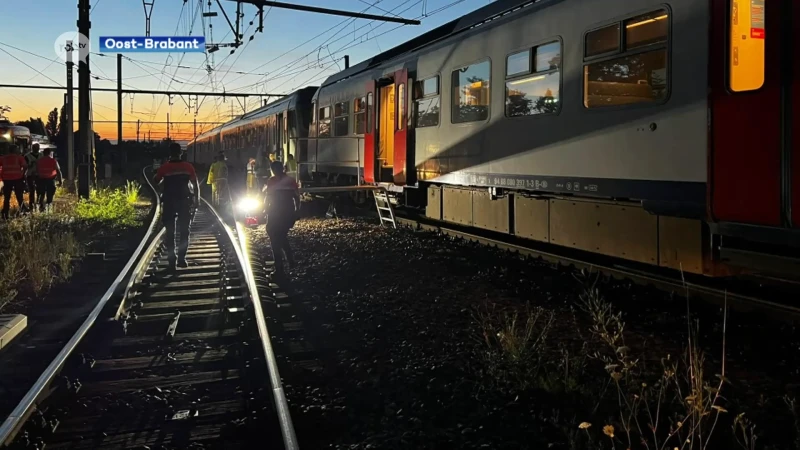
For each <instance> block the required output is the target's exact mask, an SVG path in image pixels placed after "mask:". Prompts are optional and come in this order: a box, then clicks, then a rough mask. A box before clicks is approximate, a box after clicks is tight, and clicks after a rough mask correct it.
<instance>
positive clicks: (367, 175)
mask: <svg viewBox="0 0 800 450" xmlns="http://www.w3.org/2000/svg"><path fill="white" fill-rule="evenodd" d="M375 90H376V83H375V80H369V81H367V86H366V89H365V92H366V93H367V129H366V130H364V181H365V182H367V183H374V182H375V158H376V155H375V140H376V136H375V132H376V131H375V130H376V128H377V127H376V126H375V118H376V114H375V107H374V106H373V105H374V104H375V100H374V97H375Z"/></svg>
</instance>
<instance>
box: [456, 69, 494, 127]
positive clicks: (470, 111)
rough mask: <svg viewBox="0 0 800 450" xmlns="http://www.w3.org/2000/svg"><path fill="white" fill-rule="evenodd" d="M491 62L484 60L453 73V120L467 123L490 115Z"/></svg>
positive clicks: (484, 118)
mask: <svg viewBox="0 0 800 450" xmlns="http://www.w3.org/2000/svg"><path fill="white" fill-rule="evenodd" d="M490 84H491V63H490V62H489V61H483V62H479V63H475V64H472V65H470V66H467V67H462V68H461V69H457V70H454V71H453V73H452V85H453V105H452V116H451V121H452V122H453V123H466V122H476V121H480V120H486V119H487V118H488V117H489V94H490Z"/></svg>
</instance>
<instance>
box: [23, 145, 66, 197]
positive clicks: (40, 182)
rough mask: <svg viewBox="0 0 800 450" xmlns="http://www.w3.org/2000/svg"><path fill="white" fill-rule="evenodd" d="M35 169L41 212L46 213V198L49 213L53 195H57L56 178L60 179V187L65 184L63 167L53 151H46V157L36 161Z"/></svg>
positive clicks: (43, 156)
mask: <svg viewBox="0 0 800 450" xmlns="http://www.w3.org/2000/svg"><path fill="white" fill-rule="evenodd" d="M34 169H35V170H36V172H35V174H36V177H37V180H36V195H37V197H39V211H41V212H44V211H45V197H47V207H46V209H47V210H48V211H49V210H50V208H51V206H52V204H53V195H55V193H56V178H58V185H59V186H61V183H62V182H63V177H62V176H61V167H60V166H59V165H58V161H56V159H55V158H54V157H53V149H51V148H46V149H44V155H42V156H41V157H40V158H39V159H37V160H36V167H34ZM31 209H33V208H31Z"/></svg>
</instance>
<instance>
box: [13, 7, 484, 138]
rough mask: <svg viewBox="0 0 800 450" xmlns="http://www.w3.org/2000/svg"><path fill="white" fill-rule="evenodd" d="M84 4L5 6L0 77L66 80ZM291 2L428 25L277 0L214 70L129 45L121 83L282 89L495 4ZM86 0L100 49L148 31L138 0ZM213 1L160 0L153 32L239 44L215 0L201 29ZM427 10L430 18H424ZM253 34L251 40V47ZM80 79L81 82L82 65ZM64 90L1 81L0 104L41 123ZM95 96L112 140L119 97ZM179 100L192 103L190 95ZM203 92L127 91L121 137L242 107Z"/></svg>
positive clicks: (101, 124) (96, 64) (212, 118)
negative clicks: (194, 95) (394, 18)
mask: <svg viewBox="0 0 800 450" xmlns="http://www.w3.org/2000/svg"><path fill="white" fill-rule="evenodd" d="M77 3H78V1H77V0H27V1H24V2H16V3H15V4H14V8H13V12H10V11H12V10H8V9H7V10H6V11H5V14H4V16H5V17H4V19H5V20H3V26H2V27H0V73H1V74H2V76H0V83H2V84H24V85H50V86H52V85H61V86H63V85H64V84H65V82H66V68H65V64H64V63H63V62H62V61H61V60H60V59H58V57H57V55H56V52H55V40H56V38H57V37H58V36H59V35H61V34H62V33H65V32H69V31H75V30H76V29H77V25H76V21H77V15H78V10H77ZM290 3H298V4H305V5H313V6H320V7H326V8H334V9H344V10H348V11H358V12H368V13H371V14H378V15H388V14H389V13H390V12H391V13H394V14H396V15H399V16H401V17H404V18H410V19H419V20H421V21H422V24H421V25H418V26H413V25H409V26H402V25H400V24H396V23H386V22H371V23H370V21H369V20H363V19H358V20H356V19H349V18H346V17H337V16H329V15H322V14H315V13H307V12H301V11H291V10H286V9H277V8H273V9H271V10H270V11H269V12H268V14H265V16H266V17H265V19H264V32H263V33H255V29H256V27H257V26H258V20H257V14H256V13H257V9H256V7H255V6H252V5H243V7H242V12H243V15H244V16H243V22H244V25H243V28H244V29H245V30H247V31H246V32H244V33H242V34H243V35H244V36H243V42H244V43H245V45H247V46H246V47H245V46H244V45H243V46H242V47H240V48H239V49H238V50H237V51H236V52H235V53H234V54H233V55H230V49H225V48H221V49H220V50H219V51H218V52H215V53H213V54H212V55H211V56H209V58H208V62H209V64H210V65H211V67H213V71H212V72H211V74H209V73H208V72H207V71H206V70H205V69H204V67H205V63H206V56H205V55H203V54H197V53H195V54H193V53H186V54H181V53H172V54H168V53H160V54H141V53H129V54H126V56H127V57H128V58H130V59H125V60H124V62H123V83H124V85H125V88H127V89H154V90H170V91H201V92H222V91H223V90H224V91H226V92H231V91H233V92H246V93H278V94H286V93H290V92H292V91H294V90H296V89H298V88H301V87H304V86H308V85H318V84H319V83H320V82H322V81H323V80H324V78H325V77H326V76H329V75H330V74H333V73H335V72H337V71H339V70H340V68H343V67H344V66H343V61H342V57H343V56H344V55H346V54H347V55H350V64H351V65H355V64H357V63H358V62H360V61H362V60H364V59H366V58H369V57H370V56H372V55H374V54H376V53H379V52H380V51H383V50H387V49H389V48H391V47H393V46H395V45H397V44H399V43H402V42H404V41H406V40H408V39H410V38H413V37H414V36H416V35H418V34H420V33H423V32H425V31H428V30H430V29H432V28H435V27H436V26H439V25H441V24H443V23H446V22H448V21H450V20H453V19H455V18H458V17H460V16H462V15H464V14H466V13H468V12H470V11H473V10H475V9H476V8H479V7H481V6H484V5H486V4H488V3H491V0H460V1H459V0H426V1H423V0H378V1H376V0H303V1H291V2H290ZM91 4H92V13H91V14H92V16H91V22H92V28H91V46H92V51H93V52H96V51H97V50H98V49H99V37H100V36H144V34H145V15H144V8H143V6H142V2H141V0H91ZM207 4H208V1H207V0H185V1H182V0H155V6H154V8H153V13H152V19H151V32H150V34H151V36H173V35H178V36H188V35H203V31H204V28H205V36H206V42H212V41H213V42H214V43H220V42H225V43H227V42H232V41H233V32H232V31H231V30H230V27H229V26H228V24H227V22H226V21H225V18H224V17H223V15H222V13H221V12H220V11H219V7H218V6H217V4H216V1H213V2H212V8H211V10H212V11H216V12H217V13H218V16H217V17H214V18H210V19H208V18H207V19H205V23H206V26H205V27H203V18H202V17H201V6H200V5H203V8H204V9H203V10H205V11H207V10H208V6H207ZM222 5H223V6H224V7H225V11H226V12H227V14H228V17H230V18H231V21H233V20H234V17H235V14H236V3H235V2H233V1H229V0H225V1H223V2H222ZM371 5H374V6H371ZM265 11H266V10H265ZM424 12H426V13H427V14H428V17H422V16H423V13H424ZM251 20H254V24H253V25H252V26H250V25H249V22H250V21H251ZM192 22H194V25H193V26H192ZM209 23H211V25H212V26H213V39H212V38H211V35H209V33H208V24H209ZM190 30H191V32H190ZM254 34H255V38H254V39H253V41H251V42H249V44H247V42H248V40H249V39H250V36H252V35H254ZM317 35H320V36H317ZM315 36H316V37H315ZM307 41H308V42H307ZM295 47H297V48H295ZM348 47H349V48H348ZM6 52H8V53H6ZM284 53H286V54H285V55H284ZM11 55H13V56H11ZM212 57H213V62H212ZM15 58H18V59H19V60H21V61H22V62H20V61H18V60H17V59H15ZM334 59H335V60H336V61H335V62H334ZM90 63H91V70H92V75H93V76H97V77H100V78H101V79H100V80H97V79H92V86H93V87H105V88H116V77H117V74H116V55H115V54H110V55H106V56H100V55H97V54H94V53H93V54H92V55H91V57H90ZM165 63H166V64H167V65H166V66H165ZM337 63H338V67H337ZM26 64H27V65H28V66H31V67H27V66H26ZM76 66H77V64H76ZM37 70H38V71H40V72H41V74H39V73H38V72H37ZM74 77H75V86H77V78H78V77H77V71H76V72H75V73H74ZM212 78H213V81H212ZM64 93H65V92H64V91H60V90H34V89H12V88H0V105H7V106H10V107H11V108H12V111H11V113H10V114H9V118H10V119H11V120H14V121H17V120H25V119H27V118H28V117H41V118H42V120H45V121H46V118H47V114H48V112H49V111H51V110H52V109H53V108H56V107H58V108H60V107H61V105H62V103H63V98H64ZM92 99H93V113H94V121H95V131H97V132H98V133H99V134H100V135H101V136H102V137H103V138H107V139H110V140H112V141H115V140H116V137H117V131H116V130H117V128H116V117H117V111H116V94H115V93H113V92H94V93H93V94H92ZM184 99H185V100H186V101H189V99H188V98H186V97H184ZM198 101H199V102H200V108H199V112H198V113H197V116H196V117H195V112H194V111H191V112H190V111H189V108H187V105H186V104H185V103H184V100H181V98H180V97H177V96H175V97H173V104H172V105H171V106H170V105H169V102H168V98H167V96H163V95H155V96H154V95H144V94H135V95H133V96H131V95H129V94H126V95H125V96H124V98H123V105H124V106H123V122H124V123H123V136H124V138H125V139H135V138H136V121H137V120H141V127H140V138H142V139H144V138H146V137H147V135H148V132H149V133H150V136H151V137H152V139H161V138H163V137H166V125H165V122H166V119H167V113H170V121H171V122H185V123H174V124H173V125H172V126H171V136H173V137H174V138H176V139H179V140H188V139H191V138H192V136H193V125H192V123H191V122H192V121H193V120H194V119H195V118H196V119H197V121H198V126H197V132H198V133H200V132H202V131H203V130H204V129H208V128H211V127H213V126H215V124H214V123H208V122H217V123H218V122H224V121H226V120H228V119H229V118H230V117H231V115H232V114H233V115H238V114H241V113H242V107H241V106H240V104H239V102H237V100H236V99H234V98H228V99H227V100H225V101H223V99H222V98H220V97H206V98H205V100H203V98H202V97H200V98H199V99H198ZM242 102H244V100H242ZM77 105H78V97H77V90H76V91H75V99H74V107H75V110H74V116H75V119H77V117H78V109H77V108H78V106H77ZM259 105H260V99H259V98H258V97H253V98H250V99H249V100H248V102H247V110H248V111H250V110H253V109H256V108H257V107H258V106H259ZM106 121H107V122H106ZM154 122H161V124H159V123H154ZM204 122H205V123H204Z"/></svg>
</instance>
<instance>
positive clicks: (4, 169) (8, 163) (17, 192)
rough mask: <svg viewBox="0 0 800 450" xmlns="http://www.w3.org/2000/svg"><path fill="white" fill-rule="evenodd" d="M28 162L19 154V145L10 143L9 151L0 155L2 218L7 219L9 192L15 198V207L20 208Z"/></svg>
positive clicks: (22, 201) (22, 203)
mask: <svg viewBox="0 0 800 450" xmlns="http://www.w3.org/2000/svg"><path fill="white" fill-rule="evenodd" d="M27 169H28V164H27V163H26V162H25V158H24V157H23V156H22V155H20V154H19V147H17V146H16V145H12V146H11V149H10V152H9V153H8V154H6V155H3V156H0V178H2V180H3V219H8V210H9V208H10V207H11V205H10V202H11V193H12V192H13V193H14V196H15V197H16V198H17V205H18V206H17V208H19V209H22V207H23V206H24V200H23V197H22V193H23V190H24V189H25V171H26V170H27Z"/></svg>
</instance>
